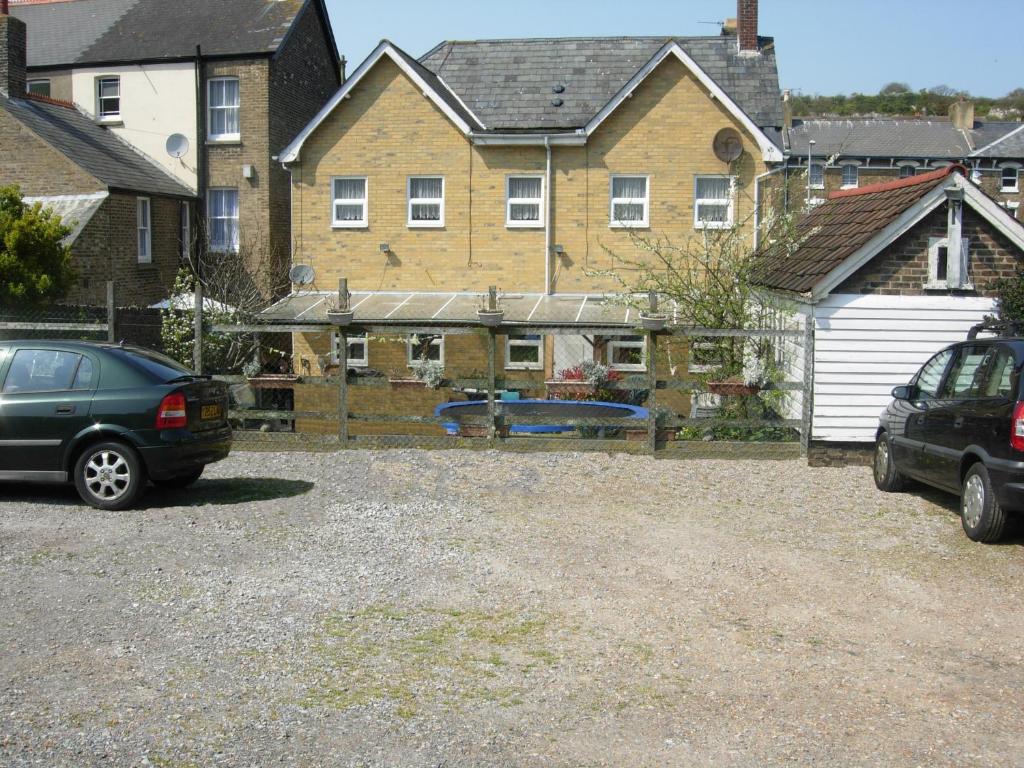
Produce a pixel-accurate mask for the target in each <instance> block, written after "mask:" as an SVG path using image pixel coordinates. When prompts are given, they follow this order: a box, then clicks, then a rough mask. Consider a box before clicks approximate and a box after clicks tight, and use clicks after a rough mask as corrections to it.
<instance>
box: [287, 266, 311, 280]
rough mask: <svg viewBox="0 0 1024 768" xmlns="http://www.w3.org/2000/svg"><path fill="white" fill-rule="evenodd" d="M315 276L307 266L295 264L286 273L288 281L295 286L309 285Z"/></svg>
mask: <svg viewBox="0 0 1024 768" xmlns="http://www.w3.org/2000/svg"><path fill="white" fill-rule="evenodd" d="M314 277H316V274H315V273H314V272H313V268H312V267H311V266H309V265H308V264H296V265H295V266H294V267H292V268H291V269H290V270H289V271H288V279H289V280H291V281H292V282H293V283H295V284H296V285H309V284H310V283H312V282H313V278H314Z"/></svg>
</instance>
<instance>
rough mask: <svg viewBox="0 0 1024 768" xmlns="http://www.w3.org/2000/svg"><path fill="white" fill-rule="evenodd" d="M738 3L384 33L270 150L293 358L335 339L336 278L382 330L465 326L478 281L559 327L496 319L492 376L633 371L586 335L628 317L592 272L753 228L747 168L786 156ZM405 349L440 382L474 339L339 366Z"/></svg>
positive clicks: (371, 351) (773, 82)
mask: <svg viewBox="0 0 1024 768" xmlns="http://www.w3.org/2000/svg"><path fill="white" fill-rule="evenodd" d="M739 9H740V17H739V21H738V24H737V29H736V30H735V33H734V34H724V35H721V36H715V37H697V38H673V37H617V38H577V39H565V38H555V39H527V40H480V41H448V42H443V43H440V44H439V45H437V46H436V47H435V48H433V49H432V50H430V51H429V52H427V53H426V54H425V55H423V56H422V57H420V58H419V59H416V58H413V57H412V56H410V55H409V54H407V53H405V52H404V51H402V50H401V49H400V48H398V47H397V46H396V45H394V44H392V43H391V42H389V41H387V40H385V41H382V42H381V43H380V45H378V46H377V48H376V49H375V50H374V51H373V53H372V54H371V55H370V56H369V57H368V58H367V59H366V60H365V61H364V62H362V64H360V65H359V67H358V68H357V69H356V70H355V71H354V72H353V74H352V76H351V77H350V78H349V79H348V80H347V81H346V83H345V84H344V86H343V87H342V88H341V89H340V90H339V91H338V93H336V94H335V95H334V97H333V98H332V99H331V100H330V101H329V102H328V103H327V104H326V105H325V107H324V108H323V109H322V110H321V111H320V113H319V114H318V115H317V116H316V118H315V119H314V120H312V121H311V122H310V123H309V124H308V125H307V126H306V127H305V128H304V129H303V130H302V131H301V132H300V133H299V134H298V136H297V137H296V139H295V141H294V142H292V144H291V145H290V146H289V147H288V148H287V149H286V150H285V151H284V152H282V155H281V159H282V161H283V162H284V163H285V164H286V165H287V167H288V168H289V170H290V171H291V175H292V224H293V235H294V251H293V255H292V260H293V263H294V264H296V265H305V266H308V267H311V268H312V271H313V273H314V274H315V279H316V283H315V286H296V290H295V295H294V296H293V297H292V298H291V299H290V300H289V301H287V302H285V303H283V304H282V305H281V306H279V307H278V308H276V310H275V311H274V312H273V313H271V314H268V315H267V317H268V319H269V318H274V319H276V320H279V321H282V322H288V321H290V322H291V323H292V324H293V325H294V323H295V321H296V320H298V321H300V322H301V323H302V324H304V327H305V328H307V329H308V332H302V333H298V334H297V335H296V338H295V344H294V349H295V366H296V372H310V371H312V372H314V373H315V372H316V371H317V370H319V369H320V367H321V363H324V362H326V361H328V360H329V359H330V357H331V355H332V337H331V334H330V333H329V332H328V331H329V329H330V326H329V325H328V322H327V317H326V309H327V306H328V303H329V301H328V300H329V298H330V294H331V291H333V290H334V289H335V288H336V286H337V284H338V279H339V278H345V279H347V280H348V286H349V288H350V289H351V290H352V291H353V293H354V298H353V303H354V305H355V317H356V321H357V322H361V323H366V324H372V325H374V326H387V327H391V328H392V329H393V330H394V332H395V333H397V334H401V333H402V332H403V327H406V328H408V327H415V325H416V324H417V323H419V324H420V325H422V324H423V323H424V322H425V321H434V322H444V323H447V324H449V325H450V326H451V327H452V328H456V327H464V326H467V325H469V326H475V325H477V316H476V311H475V310H476V307H477V304H478V302H479V297H480V295H481V294H483V293H486V292H487V289H488V286H491V285H494V286H497V288H498V290H499V292H500V293H501V294H502V299H501V301H502V306H503V308H504V309H505V326H504V327H505V328H506V329H512V330H514V328H515V327H523V326H527V325H530V324H533V325H538V324H546V325H549V326H555V325H558V326H559V327H560V332H559V333H557V334H556V333H551V334H544V333H534V334H531V335H528V336H527V337H516V336H514V334H512V333H511V330H510V331H509V332H508V334H502V335H501V336H500V337H499V351H500V357H501V358H502V359H501V360H499V373H501V372H503V371H507V370H514V371H516V372H517V374H516V375H517V376H519V377H521V376H526V375H529V376H533V377H534V378H535V379H537V380H538V381H540V380H542V379H544V378H551V377H552V376H553V375H554V374H556V373H557V372H558V371H559V370H561V369H565V368H569V367H571V366H573V365H576V364H578V363H579V362H581V361H583V360H586V359H598V360H600V361H602V362H607V363H609V364H610V365H611V366H612V367H613V368H618V369H621V370H624V371H627V372H628V371H642V370H643V369H644V364H645V363H644V361H645V355H646V352H645V346H644V340H643V337H642V336H639V335H627V336H625V337H616V338H610V337H609V338H604V337H603V336H602V334H601V327H602V324H604V325H603V327H605V328H611V329H617V330H620V331H621V330H622V329H623V328H625V329H627V330H628V329H629V328H634V329H635V328H636V325H637V314H636V311H635V310H634V311H633V313H632V315H630V314H629V312H627V311H626V309H625V308H621V307H620V308H616V307H614V306H613V305H612V304H611V303H610V302H608V301H606V296H607V294H609V293H615V292H616V291H617V290H621V286H620V284H619V283H618V282H617V281H616V280H615V279H614V277H612V276H611V275H610V274H609V273H610V272H614V271H616V270H619V269H624V268H625V267H624V259H634V258H638V257H642V256H643V250H642V249H641V248H639V247H638V245H637V243H636V242H635V240H634V238H635V237H641V238H655V237H664V238H668V239H671V240H674V241H676V242H681V241H683V240H685V239H687V238H692V237H695V236H700V235H702V233H704V232H712V231H714V230H719V229H723V228H734V227H741V228H742V231H744V232H746V233H748V235H750V236H752V234H753V230H754V226H753V223H752V218H753V212H754V202H753V201H754V198H755V194H754V191H755V188H756V187H757V185H758V183H759V177H760V176H761V175H762V174H764V173H765V172H766V171H767V170H769V169H770V168H773V167H776V166H777V165H779V164H781V163H782V161H783V155H782V151H781V149H780V148H779V147H778V146H777V145H775V144H774V143H773V142H772V141H771V140H770V139H769V137H768V135H767V134H766V131H767V130H768V129H777V128H778V127H779V126H780V124H781V101H780V98H779V88H778V74H777V69H776V60H775V49H774V44H773V41H772V40H771V39H770V38H764V37H759V36H758V35H757V3H756V2H753V1H752V0H741V2H740V4H739ZM716 139H718V142H717V144H716ZM314 287H316V288H319V289H320V291H322V292H321V293H317V292H315V291H311V288H314ZM317 324H319V325H317ZM574 327H576V328H578V329H579V330H578V332H576V333H574V332H573V328H574ZM675 354H676V357H675V358H674V359H672V360H671V361H666V364H667V365H668V366H669V367H671V368H672V369H673V370H676V369H679V374H680V376H682V375H684V374H685V370H686V360H685V351H677V352H676V353H675ZM424 356H425V357H427V358H429V359H433V360H436V361H440V362H443V364H444V366H445V369H446V371H447V373H448V375H450V376H452V377H459V376H469V375H471V374H473V372H474V371H475V372H476V373H477V374H478V375H479V373H480V372H481V371H483V370H486V363H485V358H484V339H483V338H482V337H480V336H474V335H471V334H462V335H455V334H454V333H453V334H452V335H451V336H447V335H444V336H439V337H436V338H430V339H427V340H424V338H423V337H422V336H417V337H416V338H415V339H412V340H408V341H407V342H404V343H394V342H389V341H387V340H383V339H377V338H374V337H371V339H370V341H369V342H367V341H366V340H365V339H360V340H358V342H356V343H355V344H354V345H353V348H352V349H351V350H350V357H349V364H350V365H352V366H365V367H369V368H372V369H376V370H379V371H382V372H385V373H387V374H388V375H389V376H391V377H393V378H397V377H401V376H403V372H405V373H404V375H405V376H407V375H408V371H409V369H410V367H411V366H415V365H416V364H417V361H418V360H419V359H421V358H422V357H424ZM523 371H525V373H524V372H523ZM297 407H298V404H297ZM677 407H678V408H680V409H681V408H682V407H683V406H682V404H681V403H680V404H677Z"/></svg>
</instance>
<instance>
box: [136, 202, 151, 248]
mask: <svg viewBox="0 0 1024 768" xmlns="http://www.w3.org/2000/svg"><path fill="white" fill-rule="evenodd" d="M135 222H136V228H137V230H138V243H139V264H152V263H153V222H152V216H151V211H150V206H149V198H148V197H137V198H135Z"/></svg>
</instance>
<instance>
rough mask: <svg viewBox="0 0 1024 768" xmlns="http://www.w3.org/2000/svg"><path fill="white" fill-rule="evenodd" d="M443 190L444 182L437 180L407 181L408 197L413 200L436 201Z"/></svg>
mask: <svg viewBox="0 0 1024 768" xmlns="http://www.w3.org/2000/svg"><path fill="white" fill-rule="evenodd" d="M443 190H444V181H443V180H442V179H440V178H437V179H409V195H410V197H412V198H413V199H419V198H429V199H433V200H438V199H440V198H441V196H442V194H443Z"/></svg>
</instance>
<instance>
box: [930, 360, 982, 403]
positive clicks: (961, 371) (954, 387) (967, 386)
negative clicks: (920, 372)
mask: <svg viewBox="0 0 1024 768" xmlns="http://www.w3.org/2000/svg"><path fill="white" fill-rule="evenodd" d="M987 353H988V350H987V349H985V348H984V347H981V348H979V347H965V348H964V349H962V350H960V354H959V355H957V359H956V362H954V363H953V368H952V369H951V370H950V372H949V376H948V377H947V378H946V384H945V386H943V388H942V395H941V397H951V398H961V397H974V396H975V395H977V394H978V389H977V387H976V384H979V383H980V382H976V381H975V378H976V374H977V373H978V370H979V369H980V367H981V362H982V361H983V360H984V359H985V355H986V354H987Z"/></svg>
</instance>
